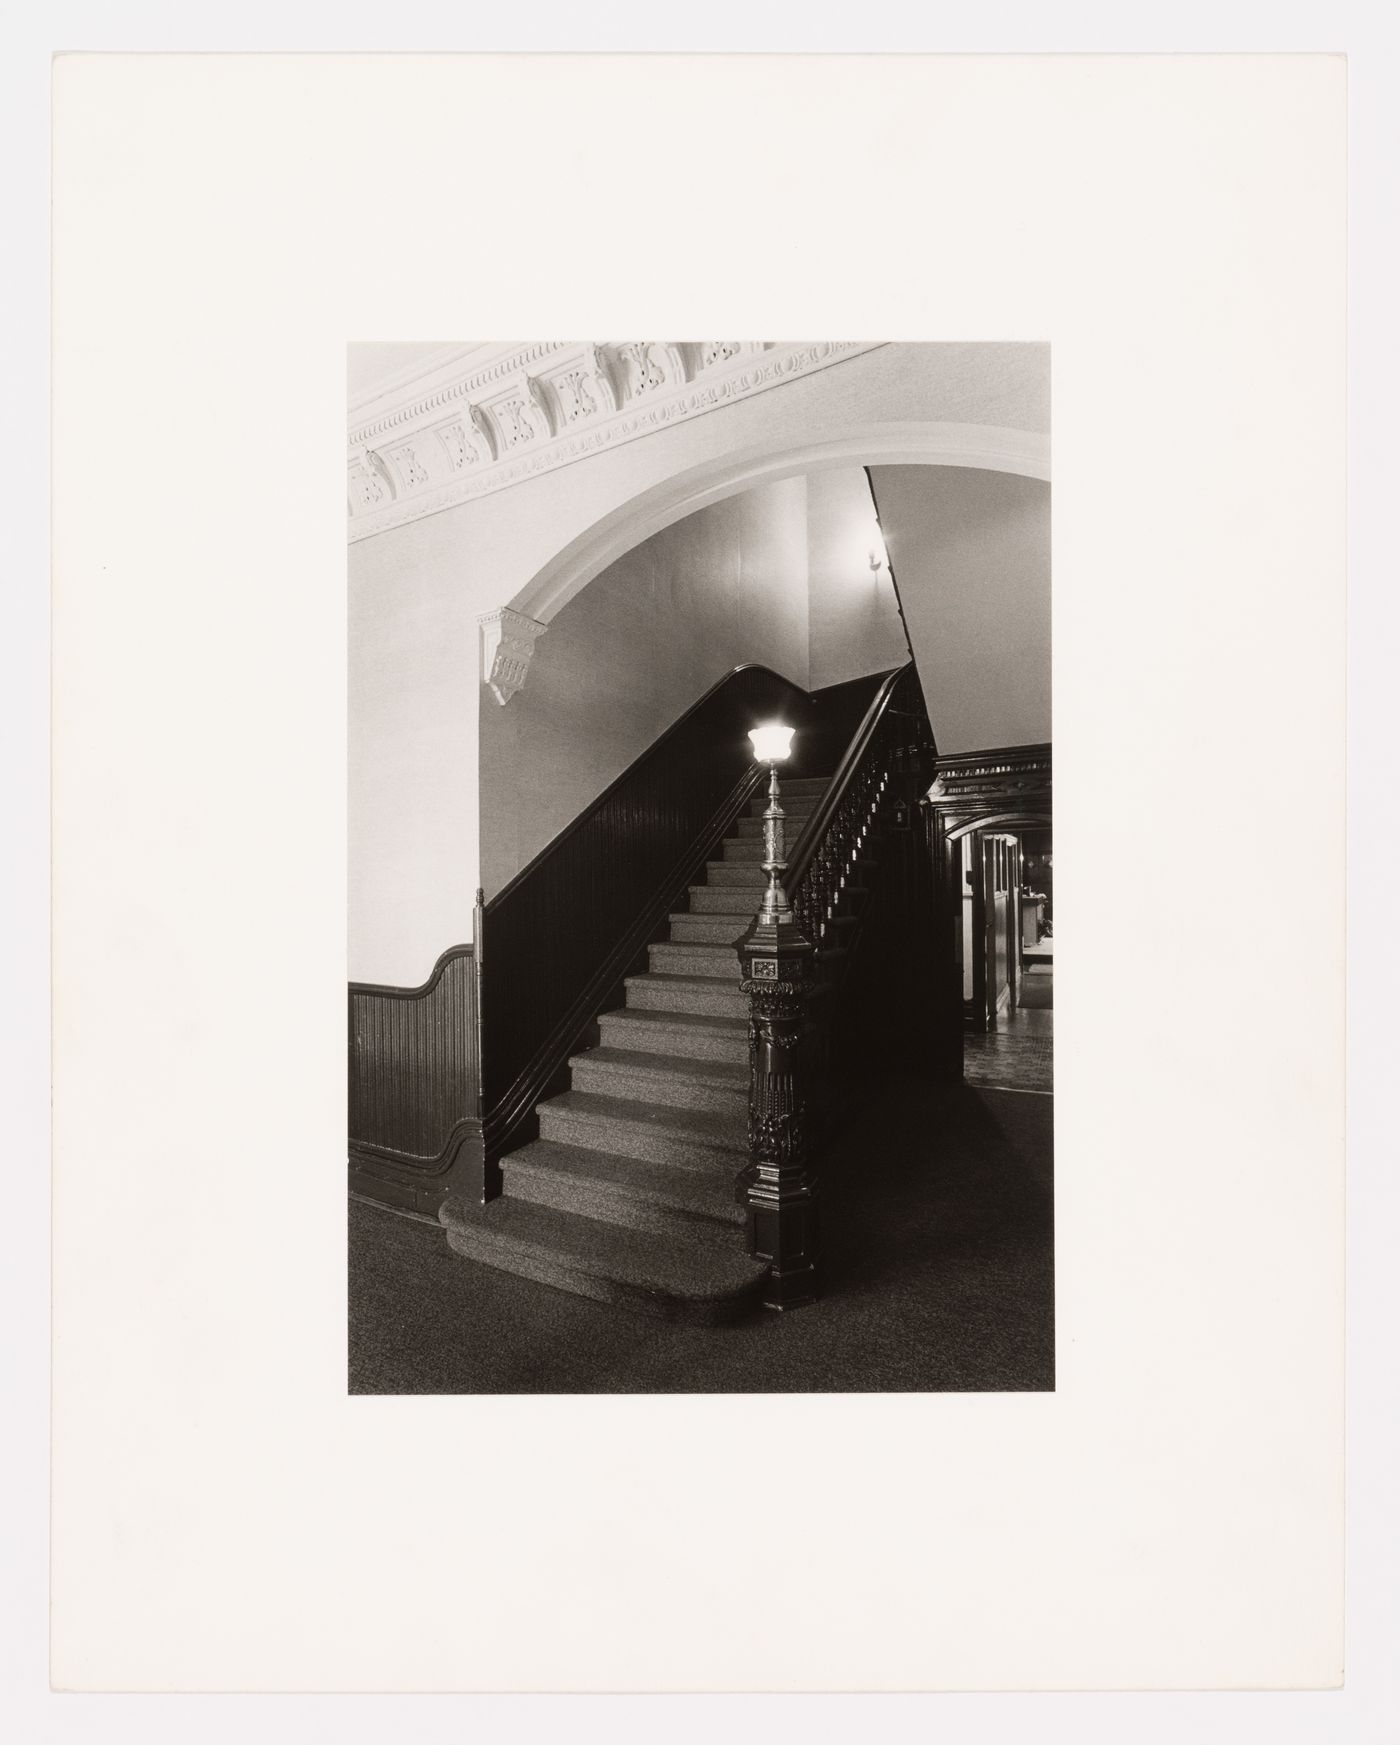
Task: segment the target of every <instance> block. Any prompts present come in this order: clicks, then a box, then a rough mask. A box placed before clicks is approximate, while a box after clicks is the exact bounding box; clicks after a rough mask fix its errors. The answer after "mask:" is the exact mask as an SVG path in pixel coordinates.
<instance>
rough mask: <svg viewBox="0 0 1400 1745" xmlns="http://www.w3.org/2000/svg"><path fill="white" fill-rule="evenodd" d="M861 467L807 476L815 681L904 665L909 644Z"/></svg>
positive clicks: (831, 682) (814, 684) (819, 683)
mask: <svg viewBox="0 0 1400 1745" xmlns="http://www.w3.org/2000/svg"><path fill="white" fill-rule="evenodd" d="M872 551H874V552H876V553H879V552H880V551H881V539H880V527H879V523H878V522H877V520H876V518H875V505H874V502H873V501H872V499H871V495H870V483H869V480H868V479H867V478H866V476H865V468H864V467H840V468H837V469H835V470H833V471H831V472H824V473H813V474H812V476H811V478H810V479H809V480H808V483H807V586H808V615H809V623H810V648H811V671H812V688H813V690H820V689H821V687H822V686H823V685H838V684H841V683H842V682H843V681H844V680H846V679H858V678H862V677H863V676H864V675H865V674H866V673H875V672H880V671H882V670H883V669H884V668H886V667H895V666H903V665H904V663H905V661H907V660H908V658H909V645H908V643H907V642H906V641H905V638H904V626H903V624H902V623H901V622H900V617H899V605H898V602H897V601H896V599H895V592H894V584H893V582H892V581H891V580H890V572H889V568H888V566H885V567H884V568H883V569H881V570H879V571H878V572H877V571H875V570H872V569H871V567H870V554H871V552H872Z"/></svg>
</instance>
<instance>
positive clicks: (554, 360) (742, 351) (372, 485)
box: [349, 340, 878, 541]
mask: <svg viewBox="0 0 1400 1745" xmlns="http://www.w3.org/2000/svg"><path fill="white" fill-rule="evenodd" d="M877 343H878V342H867V343H856V342H852V343H840V342H834V341H827V342H822V343H819V344H807V345H802V344H781V345H779V344H772V343H764V342H759V341H741V340H702V341H698V342H687V343H684V344H682V343H679V342H675V341H661V340H628V341H625V342H617V341H612V342H608V343H606V344H577V343H575V344H568V345H565V344H557V343H541V344H538V345H529V346H515V347H506V348H502V351H501V353H500V355H499V356H495V357H489V358H488V360H487V361H486V362H484V363H483V362H482V361H481V351H480V348H476V349H474V350H472V351H470V352H466V353H464V354H463V358H462V361H460V362H459V363H457V364H456V365H451V364H449V365H447V366H444V368H443V369H442V370H435V371H434V372H433V374H432V375H431V376H430V377H428V378H427V379H426V384H425V382H424V381H423V380H419V381H416V382H415V383H414V384H412V392H411V394H410V396H409V398H407V399H406V401H405V403H404V404H402V405H394V404H393V403H392V401H390V402H387V403H386V402H382V401H381V402H379V403H371V404H372V405H373V416H372V417H369V418H367V419H365V420H364V421H363V422H361V423H360V424H358V425H356V426H354V427H353V428H352V429H351V431H350V491H349V502H350V538H351V540H352V541H353V540H359V539H368V538H369V537H370V536H371V535H373V534H376V533H382V532H385V531H386V530H387V529H389V528H391V527H399V526H402V525H403V524H404V523H405V522H409V521H416V520H418V519H419V518H420V517H422V516H424V515H434V514H436V513H437V512H438V511H439V510H442V509H450V508H453V507H455V506H456V505H457V504H458V503H464V502H467V501H469V500H470V499H471V498H473V497H481V496H486V495H488V494H489V493H491V492H493V491H501V490H505V489H507V488H508V487H509V486H511V485H514V484H517V483H519V482H520V480H522V479H527V478H533V477H535V476H536V475H538V474H540V473H542V472H548V471H551V470H552V469H553V468H555V467H561V466H568V465H569V464H570V463H571V462H573V461H576V460H583V459H585V458H586V457H587V456H589V455H591V454H595V453H597V452H598V451H599V450H600V449H603V448H610V447H613V446H615V445H616V444H618V443H623V442H631V441H633V440H635V439H636V438H637V437H639V436H645V435H647V434H648V433H649V432H650V431H653V430H657V429H661V428H664V427H665V426H667V425H671V424H676V423H680V422H682V421H684V420H685V419H688V418H696V417H699V416H701V415H702V414H704V413H706V412H710V411H713V410H714V409H715V408H717V407H720V406H725V405H729V404H732V403H733V402H734V401H736V400H742V399H746V398H748V397H749V396H750V395H752V394H758V393H762V392H763V391H764V390H765V389H768V388H772V387H776V386H778V385H780V384H781V383H783V382H786V381H791V380H793V379H795V378H797V377H799V376H804V375H810V374H811V373H812V372H813V371H815V370H820V369H825V368H826V367H827V366H828V365H830V364H834V363H840V362H841V361H842V360H843V359H845V358H849V357H856V356H858V355H859V354H860V353H862V352H866V351H873V350H874V349H875V348H876V344H877Z"/></svg>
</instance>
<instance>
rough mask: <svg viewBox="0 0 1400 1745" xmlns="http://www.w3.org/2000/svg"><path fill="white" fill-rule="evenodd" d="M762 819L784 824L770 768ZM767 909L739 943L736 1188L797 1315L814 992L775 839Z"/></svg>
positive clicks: (813, 1245)
mask: <svg viewBox="0 0 1400 1745" xmlns="http://www.w3.org/2000/svg"><path fill="white" fill-rule="evenodd" d="M769 793H770V810H769V813H768V814H765V817H767V816H770V815H771V816H774V817H776V818H781V810H780V808H779V806H778V777H777V769H776V765H775V766H774V769H773V775H772V778H771V786H770V789H769ZM764 869H765V871H766V872H767V875H768V888H767V890H766V891H765V892H764V896H763V906H762V908H761V909H760V910H759V912H758V914H757V915H755V916H754V919H753V921H752V922H751V923H750V926H749V929H748V931H747V933H745V935H744V937H743V938H742V939H741V940H740V942H739V964H740V973H741V978H742V979H741V981H740V986H741V987H742V989H743V991H744V993H745V994H746V995H747V996H748V1001H749V1162H748V1164H747V1166H746V1167H745V1168H744V1169H743V1170H742V1171H741V1172H740V1175H739V1178H738V1182H737V1184H736V1187H737V1191H738V1194H739V1198H740V1200H741V1202H742V1203H743V1205H744V1206H745V1207H746V1208H747V1210H748V1242H749V1252H750V1254H752V1255H753V1256H754V1258H755V1259H757V1260H765V1261H767V1262H768V1263H769V1266H770V1268H771V1270H770V1272H769V1276H768V1283H767V1286H766V1289H765V1293H764V1299H763V1300H764V1303H765V1304H766V1305H767V1307H769V1308H770V1309H793V1308H796V1307H798V1305H799V1304H802V1303H808V1302H811V1301H812V1300H813V1298H814V1297H815V1296H816V1294H817V1244H818V1228H817V1182H816V1175H815V1172H814V1171H813V1170H812V1168H811V1166H810V1163H809V1161H808V1151H807V1131H806V1130H807V1100H808V1096H809V1094H810V1089H811V1087H810V1085H809V1082H808V1068H809V1065H810V1058H809V1055H810V1051H809V1049H808V1048H807V1047H806V1046H805V1033H806V1030H807V1007H808V1001H809V999H810V997H811V994H812V992H813V967H814V965H813V958H814V952H813V948H812V945H811V943H810V942H809V940H808V939H807V938H806V937H805V935H804V933H803V931H802V928H801V927H800V926H799V925H798V922H797V920H796V918H795V916H794V914H793V909H792V905H791V903H790V902H789V900H788V897H787V894H786V892H785V891H784V889H783V885H782V878H781V875H782V873H783V872H784V871H785V870H786V868H785V865H784V861H783V848H782V837H781V834H780V833H776V832H775V833H774V834H773V835H770V837H769V840H768V844H767V855H766V858H765V861H764Z"/></svg>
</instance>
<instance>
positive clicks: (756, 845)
mask: <svg viewBox="0 0 1400 1745" xmlns="http://www.w3.org/2000/svg"><path fill="white" fill-rule="evenodd" d="M724 858H725V860H726V861H729V862H731V863H734V862H738V863H739V864H741V865H744V866H757V865H758V864H759V862H760V861H761V860H762V859H763V844H762V843H761V842H750V841H749V840H748V839H747V837H739V838H737V839H736V838H734V837H732V836H731V837H730V838H729V840H728V841H727V842H726V843H725V845H724Z"/></svg>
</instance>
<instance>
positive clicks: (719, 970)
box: [647, 939, 739, 979]
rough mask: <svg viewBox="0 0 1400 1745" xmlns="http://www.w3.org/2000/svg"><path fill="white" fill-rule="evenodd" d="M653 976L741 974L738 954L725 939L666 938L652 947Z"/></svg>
mask: <svg viewBox="0 0 1400 1745" xmlns="http://www.w3.org/2000/svg"><path fill="white" fill-rule="evenodd" d="M647 956H648V962H649V963H650V965H651V973H652V974H653V975H667V974H678V975H691V976H710V977H716V978H723V977H725V976H728V977H730V978H731V979H732V978H733V977H735V976H737V975H738V973H739V954H738V952H737V951H736V950H735V949H734V946H733V944H732V943H730V942H728V941H725V940H702V939H667V940H663V941H661V942H660V943H658V944H656V945H653V946H651V947H649V949H648V954H647Z"/></svg>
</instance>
